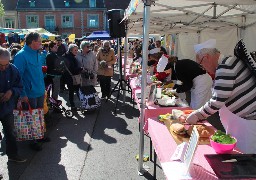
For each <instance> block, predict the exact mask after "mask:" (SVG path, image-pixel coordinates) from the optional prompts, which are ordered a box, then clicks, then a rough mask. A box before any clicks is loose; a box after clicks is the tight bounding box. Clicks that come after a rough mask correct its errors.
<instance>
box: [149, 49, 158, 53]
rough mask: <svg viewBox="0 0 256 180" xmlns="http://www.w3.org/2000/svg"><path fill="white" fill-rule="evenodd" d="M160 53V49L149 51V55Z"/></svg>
mask: <svg viewBox="0 0 256 180" xmlns="http://www.w3.org/2000/svg"><path fill="white" fill-rule="evenodd" d="M159 52H160V48H154V49H151V50H150V51H149V54H156V53H159Z"/></svg>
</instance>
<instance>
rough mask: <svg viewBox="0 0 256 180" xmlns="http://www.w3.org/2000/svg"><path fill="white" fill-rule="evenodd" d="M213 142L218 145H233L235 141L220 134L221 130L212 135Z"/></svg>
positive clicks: (224, 134)
mask: <svg viewBox="0 0 256 180" xmlns="http://www.w3.org/2000/svg"><path fill="white" fill-rule="evenodd" d="M211 139H212V140H213V141H214V142H217V143H220V144H234V143H235V142H236V139H235V138H233V137H232V136H230V134H226V133H224V132H222V131H221V130H217V131H216V132H215V133H214V135H212V138H211Z"/></svg>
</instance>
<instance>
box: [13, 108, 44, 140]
mask: <svg viewBox="0 0 256 180" xmlns="http://www.w3.org/2000/svg"><path fill="white" fill-rule="evenodd" d="M13 114H14V127H15V130H16V134H17V136H16V140H17V141H26V140H35V139H42V138H43V137H44V133H45V131H46V129H45V122H44V110H43V109H42V108H38V109H31V107H30V105H29V110H23V109H21V108H18V109H15V110H13Z"/></svg>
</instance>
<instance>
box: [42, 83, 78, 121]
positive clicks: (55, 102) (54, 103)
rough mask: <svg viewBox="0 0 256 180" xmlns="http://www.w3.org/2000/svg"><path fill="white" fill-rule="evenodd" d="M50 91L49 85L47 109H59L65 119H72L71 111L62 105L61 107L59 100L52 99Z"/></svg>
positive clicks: (50, 86)
mask: <svg viewBox="0 0 256 180" xmlns="http://www.w3.org/2000/svg"><path fill="white" fill-rule="evenodd" d="M51 89H52V85H51V84H50V85H49V86H48V87H47V90H46V91H47V102H48V104H49V107H50V108H52V109H59V110H61V111H63V112H64V113H65V116H66V117H67V118H72V117H73V115H74V114H73V113H72V111H71V110H68V109H66V108H65V107H64V106H63V105H62V101H61V100H56V99H54V98H53V97H51V96H50V91H51Z"/></svg>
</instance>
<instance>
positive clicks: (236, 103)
mask: <svg viewBox="0 0 256 180" xmlns="http://www.w3.org/2000/svg"><path fill="white" fill-rule="evenodd" d="M224 105H226V107H227V108H228V109H229V110H230V111H231V112H232V113H234V114H236V115H237V116H239V117H241V118H244V119H247V120H256V78H255V77H254V76H253V75H252V73H251V72H250V70H249V69H248V67H247V66H246V65H245V64H244V63H243V62H242V61H241V60H239V59H237V58H236V57H229V58H224V59H223V60H222V62H221V63H219V66H218V67H217V70H216V75H215V82H214V87H213V91H212V98H211V99H210V100H209V101H208V102H207V103H206V104H205V105H204V106H203V107H201V108H200V109H199V110H198V112H199V113H197V115H198V116H199V119H203V118H207V117H209V116H210V115H212V114H214V113H215V112H217V111H218V110H219V109H220V108H221V107H222V106H224Z"/></svg>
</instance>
